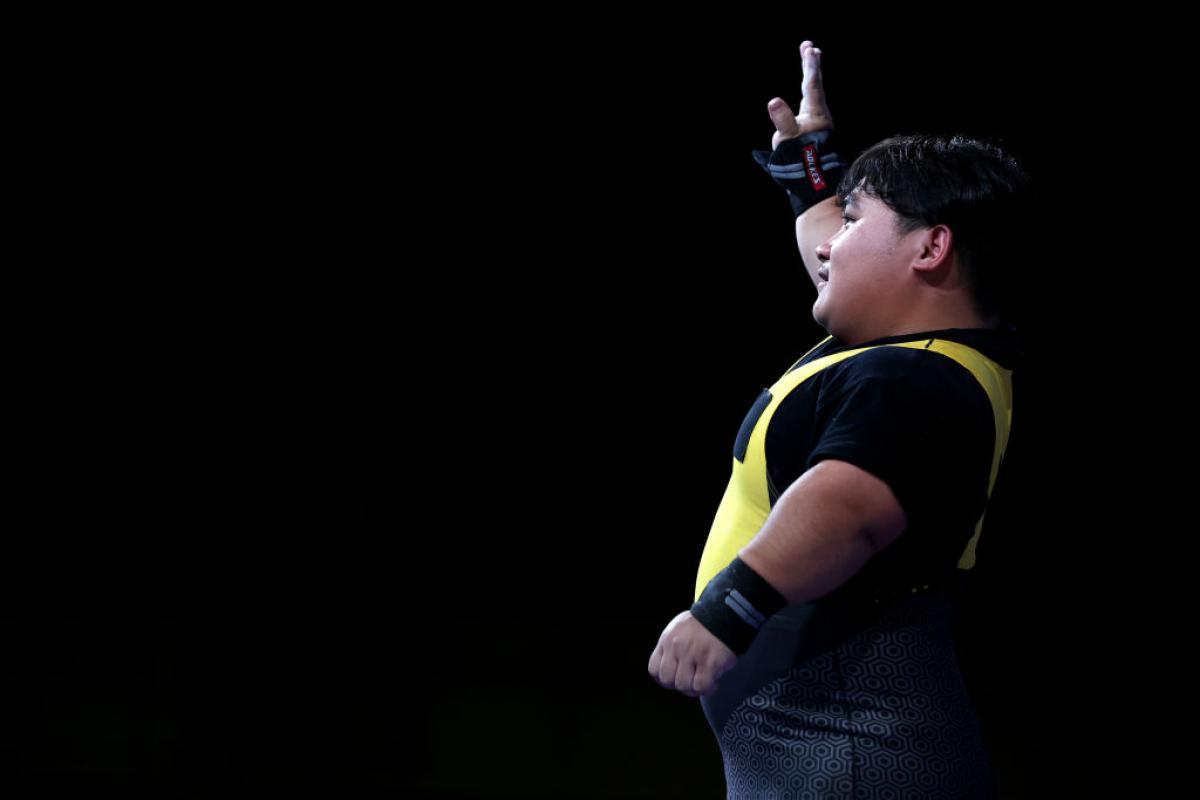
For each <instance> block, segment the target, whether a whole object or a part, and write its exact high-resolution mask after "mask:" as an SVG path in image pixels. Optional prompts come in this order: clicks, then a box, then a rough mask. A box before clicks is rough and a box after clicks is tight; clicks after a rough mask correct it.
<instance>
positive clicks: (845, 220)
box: [842, 214, 854, 224]
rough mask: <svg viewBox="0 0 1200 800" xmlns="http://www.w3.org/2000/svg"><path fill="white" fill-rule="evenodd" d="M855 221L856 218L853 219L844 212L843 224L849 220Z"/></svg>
mask: <svg viewBox="0 0 1200 800" xmlns="http://www.w3.org/2000/svg"><path fill="white" fill-rule="evenodd" d="M853 221H854V219H853V218H852V217H848V216H846V215H845V214H842V222H843V224H845V223H847V222H853Z"/></svg>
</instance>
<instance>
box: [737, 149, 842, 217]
mask: <svg viewBox="0 0 1200 800" xmlns="http://www.w3.org/2000/svg"><path fill="white" fill-rule="evenodd" d="M832 136H833V131H832V130H829V129H827V130H822V131H810V132H808V133H804V134H801V135H800V136H795V137H793V138H791V139H784V140H783V141H781V142H780V143H779V145H778V146H777V147H776V148H775V149H774V150H753V151H751V155H753V156H754V160H755V161H757V162H758V163H759V165H760V166H761V167H762V168H763V169H765V170H766V171H767V173H768V174H770V176H771V177H772V178H773V179H774V180H775V182H776V183H778V184H779V185H780V186H782V187H784V188H785V189H787V192H788V200H789V201H791V204H792V210H793V211H794V212H795V213H796V216H797V217H799V216H800V215H801V214H803V213H804V212H805V211H807V210H808V209H809V208H811V207H812V206H814V205H816V204H817V203H819V202H821V201H822V200H824V199H825V198H827V197H833V196H834V195H836V194H837V188H838V183H839V182H840V181H841V180H842V176H843V175H845V174H846V167H847V164H846V163H845V162H844V161H843V160H842V157H841V156H840V155H838V154H837V152H836V151H835V150H834V147H835V146H836V144H835V142H834V140H833V138H832Z"/></svg>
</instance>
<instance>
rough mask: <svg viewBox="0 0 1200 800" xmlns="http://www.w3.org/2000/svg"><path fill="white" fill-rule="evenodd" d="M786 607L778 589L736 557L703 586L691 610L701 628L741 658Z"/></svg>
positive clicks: (784, 599) (785, 602)
mask: <svg viewBox="0 0 1200 800" xmlns="http://www.w3.org/2000/svg"><path fill="white" fill-rule="evenodd" d="M787 604H788V602H787V598H785V597H784V596H783V595H782V594H780V593H779V592H778V590H776V589H775V587H773V586H772V585H771V584H769V583H767V582H766V580H764V579H763V577H762V576H761V575H759V574H758V573H757V572H755V571H754V570H752V569H750V567H749V566H747V565H746V563H745V562H744V561H742V560H741V559H740V558H738V557H737V556H734V559H733V561H731V562H730V563H729V566H727V567H726V568H725V569H723V570H721V571H720V572H718V573H717V574H716V575H714V576H713V579H712V580H711V581H709V582H708V585H707V586H705V587H704V591H703V592H701V593H700V599H699V600H697V601H696V602H695V604H694V605H693V606H692V608H691V611H692V616H693V617H695V618H696V619H697V621H699V622H700V624H701V625H703V626H704V627H705V628H708V630H709V631H710V632H712V634H713V635H714V636H716V637H717V638H718V639H720V640H721V641H722V642H724V643H725V645H726V646H727V647H728V648H729V649H730V650H732V651H733V652H735V653H737V654H738V655H741V654H742V653H745V652H746V651H747V650H749V649H750V643H751V642H752V641H754V637H755V636H756V635H757V634H758V629H759V627H760V626H761V625H762V624H763V623H764V622H766V620H767V617H770V616H771V615H773V614H775V613H776V612H777V611H779V610H780V609H781V608H783V607H784V606H786V605H787Z"/></svg>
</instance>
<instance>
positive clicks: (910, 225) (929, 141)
mask: <svg viewBox="0 0 1200 800" xmlns="http://www.w3.org/2000/svg"><path fill="white" fill-rule="evenodd" d="M860 184H861V186H862V188H861V189H860V192H861V193H863V194H866V195H868V196H871V197H875V198H877V199H879V200H881V201H882V202H883V203H885V204H886V205H887V206H888V207H889V208H891V209H892V211H894V212H895V213H896V215H897V216H898V218H899V221H898V228H899V230H898V233H899V234H900V235H904V234H906V233H910V232H912V231H914V230H917V229H918V228H922V227H932V226H934V225H939V224H944V225H946V226H947V227H949V228H950V230H951V232H952V233H953V234H954V244H953V248H954V250H955V251H956V252H957V253H958V255H959V258H960V260H961V262H962V264H963V265H964V269H965V271H966V275H967V284H968V286H969V287H970V291H971V297H972V299H973V300H974V302H975V307H976V309H977V310H978V312H979V313H980V314H981V315H982V316H984V317H992V316H996V317H998V318H999V319H1000V321H1001V324H1002V325H1004V326H1005V327H1009V328H1016V327H1018V322H1019V320H1020V319H1021V317H1022V316H1023V313H1022V308H1021V303H1020V296H1019V293H1018V291H1017V288H1018V286H1019V284H1020V281H1021V280H1022V279H1023V276H1024V275H1026V274H1027V273H1026V272H1025V266H1026V264H1025V261H1027V260H1028V258H1029V254H1028V252H1024V248H1023V247H1022V246H1021V240H1022V238H1026V237H1029V236H1031V233H1030V231H1029V230H1028V226H1029V225H1031V224H1032V222H1033V213H1034V207H1035V204H1034V201H1035V195H1034V190H1033V184H1032V181H1031V179H1030V176H1029V174H1028V173H1027V172H1026V171H1025V169H1024V167H1023V166H1022V165H1021V164H1020V163H1019V162H1018V160H1017V159H1016V158H1015V157H1014V156H1012V155H1011V154H1009V153H1007V152H1005V151H1004V149H1003V147H1002V146H1001V145H999V144H997V143H994V142H991V141H981V140H979V139H972V138H969V137H967V136H961V135H954V136H950V137H949V138H947V137H944V136H934V135H926V134H912V135H899V136H892V137H890V138H887V139H884V140H883V141H882V142H879V143H878V144H875V145H872V146H871V147H869V148H867V150H866V151H865V152H863V154H862V155H860V156H859V157H858V158H857V159H855V161H854V163H853V164H851V166H850V168H849V169H848V170H847V171H846V174H845V175H844V176H843V177H842V180H841V182H840V183H839V184H838V203H839V204H843V203H844V202H845V200H846V198H847V197H848V196H849V195H850V193H851V192H852V191H853V190H854V189H855V187H858V186H859V185H860Z"/></svg>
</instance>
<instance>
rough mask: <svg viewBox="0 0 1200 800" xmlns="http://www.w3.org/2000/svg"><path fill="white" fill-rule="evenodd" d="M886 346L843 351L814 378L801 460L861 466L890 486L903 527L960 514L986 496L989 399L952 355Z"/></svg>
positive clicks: (965, 516)
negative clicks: (813, 410)
mask: <svg viewBox="0 0 1200 800" xmlns="http://www.w3.org/2000/svg"><path fill="white" fill-rule="evenodd" d="M881 349H882V348H881ZM888 349H889V350H892V351H893V352H892V353H884V354H880V355H878V356H872V357H868V354H866V353H864V354H862V355H860V356H856V357H855V358H851V359H847V361H846V362H844V363H845V367H846V368H845V369H842V370H838V373H837V375H836V377H834V378H833V379H832V380H830V381H829V382H827V383H826V385H825V386H823V387H822V391H821V396H820V398H819V400H818V411H817V424H818V431H817V432H816V435H815V441H814V445H813V448H812V450H811V451H810V453H809V457H808V461H807V463H806V464H805V467H804V469H805V470H807V469H809V468H811V467H812V466H813V465H814V464H817V463H818V462H820V461H822V460H823V459H827V458H834V459H839V460H842V461H847V462H849V463H851V464H854V465H855V466H858V467H860V468H862V469H864V470H866V471H867V472H870V473H871V474H872V475H875V476H876V477H878V478H880V479H881V480H882V481H884V482H885V483H886V484H887V485H888V486H889V487H890V488H891V489H892V492H893V493H894V494H895V495H896V499H897V500H898V501H899V502H900V505H901V507H903V508H904V512H905V514H906V516H907V517H908V524H909V527H914V526H916V525H925V524H927V523H930V522H933V521H935V520H939V521H941V522H948V521H950V520H949V519H948V517H956V518H957V521H960V522H962V523H967V522H970V520H971V516H972V515H973V514H976V513H978V512H979V511H982V509H983V507H984V504H985V503H986V501H987V489H988V481H989V478H990V473H991V459H992V449H993V447H994V446H995V441H994V425H995V423H994V421H993V419H992V412H991V403H990V401H989V400H988V398H987V395H986V393H985V392H984V390H983V387H982V386H980V385H979V383H978V381H977V380H976V379H975V377H974V376H973V375H972V374H971V373H970V372H969V371H968V370H967V369H966V368H965V367H963V366H962V365H961V364H959V363H957V362H955V361H953V360H952V359H949V358H947V357H946V356H944V355H941V354H940V353H931V352H925V351H914V350H911V349H910V350H908V351H907V352H903V353H896V352H895V350H896V349H895V348H888ZM858 359H864V360H863V361H862V362H860V363H859V364H853V363H852V362H854V361H856V360H858ZM839 366H840V365H839ZM976 509H977V510H978V511H976Z"/></svg>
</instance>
